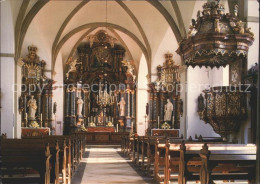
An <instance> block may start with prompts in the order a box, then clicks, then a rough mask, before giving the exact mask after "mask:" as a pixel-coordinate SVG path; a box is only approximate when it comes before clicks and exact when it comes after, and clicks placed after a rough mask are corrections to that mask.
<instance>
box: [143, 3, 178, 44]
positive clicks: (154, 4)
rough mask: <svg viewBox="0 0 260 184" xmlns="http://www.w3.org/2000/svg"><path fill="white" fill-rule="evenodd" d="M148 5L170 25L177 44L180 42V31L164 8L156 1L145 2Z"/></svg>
mask: <svg viewBox="0 0 260 184" xmlns="http://www.w3.org/2000/svg"><path fill="white" fill-rule="evenodd" d="M146 1H147V2H148V3H150V4H151V5H153V6H154V7H155V8H156V9H157V10H158V11H159V12H160V13H161V14H162V15H163V16H164V18H165V20H166V21H167V22H168V24H169V25H170V27H171V29H172V31H173V33H174V35H175V37H176V40H177V42H180V41H181V40H182V37H181V33H180V30H179V28H178V26H177V25H176V23H175V21H174V19H173V18H172V16H171V15H170V13H169V12H168V11H167V10H166V9H165V8H164V6H163V5H162V4H161V3H160V2H159V1H157V0H146Z"/></svg>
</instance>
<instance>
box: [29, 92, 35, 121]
mask: <svg viewBox="0 0 260 184" xmlns="http://www.w3.org/2000/svg"><path fill="white" fill-rule="evenodd" d="M27 107H29V114H28V119H29V120H35V113H36V109H37V104H36V100H35V99H34V96H33V95H32V96H31V99H30V100H29V101H28V103H27Z"/></svg>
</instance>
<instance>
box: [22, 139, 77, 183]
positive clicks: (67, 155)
mask: <svg viewBox="0 0 260 184" xmlns="http://www.w3.org/2000/svg"><path fill="white" fill-rule="evenodd" d="M24 139H30V140H32V141H43V142H55V141H57V142H59V143H60V144H59V145H60V152H59V164H60V165H59V174H60V175H62V179H61V181H60V179H59V182H62V183H70V181H71V177H72V171H71V168H72V165H71V160H72V159H71V136H39V137H26V138H24ZM59 178H60V177H59Z"/></svg>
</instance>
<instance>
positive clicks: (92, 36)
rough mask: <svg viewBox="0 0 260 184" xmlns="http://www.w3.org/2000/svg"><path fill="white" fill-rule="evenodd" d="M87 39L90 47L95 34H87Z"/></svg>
mask: <svg viewBox="0 0 260 184" xmlns="http://www.w3.org/2000/svg"><path fill="white" fill-rule="evenodd" d="M87 39H88V40H89V45H90V48H92V46H93V43H94V40H95V36H94V35H89V36H87Z"/></svg>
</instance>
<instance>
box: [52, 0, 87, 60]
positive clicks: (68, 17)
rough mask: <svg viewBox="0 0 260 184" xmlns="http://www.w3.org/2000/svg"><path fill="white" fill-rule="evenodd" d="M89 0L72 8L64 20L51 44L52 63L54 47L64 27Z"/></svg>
mask: <svg viewBox="0 0 260 184" xmlns="http://www.w3.org/2000/svg"><path fill="white" fill-rule="evenodd" d="M89 1H90V0H86V1H82V2H81V3H80V4H79V5H78V6H76V8H74V9H73V10H72V11H71V12H70V14H69V15H68V16H67V18H66V19H65V20H64V22H63V23H62V25H61V27H60V29H59V31H58V33H57V35H56V37H55V40H54V42H53V44H52V61H53V60H54V55H55V53H54V52H55V49H56V46H57V44H58V42H59V40H60V37H61V35H62V33H63V31H64V29H65V27H66V26H67V24H68V23H69V21H70V20H71V19H72V18H73V17H74V15H75V14H76V13H77V12H78V11H79V10H80V9H81V8H82V7H83V6H85V5H86V4H87V3H88V2H89Z"/></svg>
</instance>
